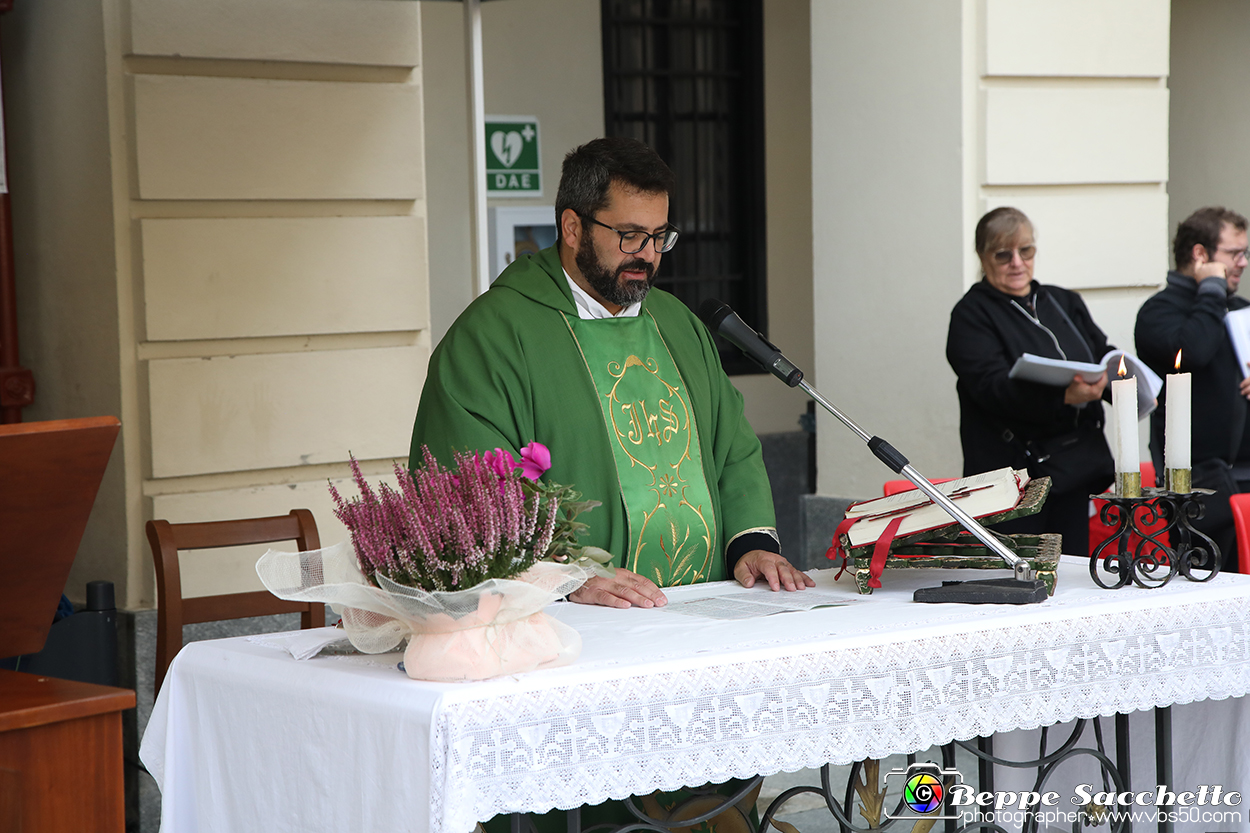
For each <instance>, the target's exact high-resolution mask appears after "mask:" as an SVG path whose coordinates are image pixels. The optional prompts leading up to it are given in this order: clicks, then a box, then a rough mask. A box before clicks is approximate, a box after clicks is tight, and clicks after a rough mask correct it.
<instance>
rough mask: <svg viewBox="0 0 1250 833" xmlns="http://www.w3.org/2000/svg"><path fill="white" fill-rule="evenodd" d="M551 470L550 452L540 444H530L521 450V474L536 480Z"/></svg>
mask: <svg viewBox="0 0 1250 833" xmlns="http://www.w3.org/2000/svg"><path fill="white" fill-rule="evenodd" d="M549 468H551V452H550V451H548V450H547V446H545V445H543V444H542V443H540V442H532V443H530V444H529V445H527V446H525V447H524V448H522V449H521V474H523V475H525V476H526V477H528V478H529V479H530V480H537V479H538V478H539V477H541V476H542V473H543V472H545V471H546V470H547V469H549Z"/></svg>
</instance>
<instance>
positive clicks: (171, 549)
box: [147, 509, 326, 693]
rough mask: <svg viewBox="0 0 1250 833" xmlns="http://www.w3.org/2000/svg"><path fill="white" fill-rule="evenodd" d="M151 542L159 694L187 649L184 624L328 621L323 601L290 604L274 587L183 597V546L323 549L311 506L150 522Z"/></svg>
mask: <svg viewBox="0 0 1250 833" xmlns="http://www.w3.org/2000/svg"><path fill="white" fill-rule="evenodd" d="M147 531H148V543H149V544H150V545H151V546H152V560H153V561H154V562H155V564H156V592H157V605H156V686H155V690H156V692H157V693H159V692H160V690H161V683H162V682H163V681H164V680H165V672H166V670H168V668H169V664H170V663H171V662H173V660H174V656H175V655H176V654H177V653H178V652H179V651H180V650H182V626H183V625H193V624H196V623H197V622H219V621H221V620H223V619H242V618H244V617H248V616H269V615H272V614H275V613H299V614H300V627H301V628H320V627H324V626H325V623H326V611H325V606H324V605H323V604H321V603H319V602H315V603H310V602H289V601H286V600H284V599H279V598H278V597H277V596H275V595H273V594H272V593H270V592H269V591H268V590H257V591H253V592H247V593H223V594H220V595H217V596H199V597H193V598H189V599H184V598H183V597H182V575H181V571H180V570H179V566H178V551H179V550H202V549H218V548H221V547H237V546H243V545H247V544H273V543H277V542H279V541H295V542H296V546H298V548H299V550H300V552H305V551H307V550H316V549H321V539H320V537H319V536H318V535H317V522H316V520H314V519H313V515H312V512H309V511H308V510H307V509H292V510H291V513H290V514H289V515H277V516H275V517H270V518H242V519H240V520H234V521H209V522H206V523H189V524H171V523H170V522H169V521H164V520H153V521H148V525H147Z"/></svg>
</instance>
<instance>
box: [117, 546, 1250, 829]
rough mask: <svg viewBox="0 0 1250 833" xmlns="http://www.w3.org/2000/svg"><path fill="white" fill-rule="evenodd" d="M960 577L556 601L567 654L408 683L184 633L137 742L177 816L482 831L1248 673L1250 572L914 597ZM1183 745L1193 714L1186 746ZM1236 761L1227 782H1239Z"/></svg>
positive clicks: (1163, 694)
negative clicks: (774, 601)
mask: <svg viewBox="0 0 1250 833" xmlns="http://www.w3.org/2000/svg"><path fill="white" fill-rule="evenodd" d="M815 575H816V578H817V582H818V585H819V586H821V587H837V586H838V585H835V584H834V582H833V575H832V571H825V572H822V573H817V574H815ZM951 577H953V576H952V574H951V573H943V572H941V571H927V570H917V571H904V572H900V573H897V574H887V576H886V579H885V584H886V589H884V590H878V591H877V592H876V593H875V594H874V595H873V596H870V597H863V598H862V599H861V600H860V601H858V602H857V603H855V604H852V605H849V606H846V607H836V608H825V609H819V610H814V611H810V612H802V613H785V614H779V615H775V616H771V617H767V618H761V619H752V620H745V621H737V622H725V621H713V620H705V619H696V618H692V617H687V616H681V615H677V614H674V613H671V612H667V611H664V610H649V611H648V610H638V609H631V610H624V611H618V610H610V609H605V608H591V607H584V606H580V605H571V604H557V605H555V606H553V608H552V611H553V612H555V614H556V615H558V616H559V617H560V618H561V619H563V620H564V621H566V622H568V623H570V624H572V625H573V626H574V627H576V628H577V630H578V631H579V632H580V633H581V635H582V637H583V640H584V647H583V651H582V655H581V658H580V659H579V660H578V661H577V662H576V663H575V664H574V665H571V666H568V667H566V668H560V669H552V670H548V671H539V672H533V673H530V674H526V675H521V676H517V677H510V678H505V679H500V680H492V681H487V682H483V683H472V684H438V683H421V682H415V681H412V680H409V679H408V678H407V677H405V676H404V675H403V674H402V673H400V672H398V671H397V670H395V668H394V663H395V662H396V661H397V660H398V658H399V657H398V655H386V656H383V657H319V658H316V659H313V660H308V661H304V662H298V661H296V660H294V659H292V657H291V656H290V655H289V654H287V653H283V652H280V651H278V650H275V649H273V648H270V647H265V646H263V645H258V644H255V643H252V642H248V641H247V640H246V639H228V640H219V641H213V642H198V643H192V644H190V645H188V646H187V647H185V648H184V649H183V650H182V652H181V653H180V654H179V655H178V657H177V659H176V660H175V661H174V664H173V666H172V667H171V669H170V673H169V675H168V676H167V677H166V679H165V684H164V687H163V688H162V690H161V694H160V697H159V699H158V701H157V704H156V707H155V710H154V711H153V714H152V718H151V722H150V723H149V725H148V730H147V733H146V734H145V736H144V739H143V745H142V749H141V753H140V754H141V758H142V760H143V761H144V763H145V764H146V765H147V767H148V769H149V770H150V771H151V772H152V774H153V776H154V777H155V778H156V780H157V783H158V784H159V785H160V787H161V791H162V801H163V806H162V830H163V831H166V833H169V832H170V831H178V833H184V832H185V831H214V833H218V832H221V831H233V830H240V831H241V830H260V829H265V830H300V831H305V830H312V831H316V830H325V831H332V830H333V831H337V830H343V829H357V830H394V831H400V830H411V831H418V832H419V833H468V831H470V830H471V829H472V827H473V824H474V823H475V822H477V821H479V820H484V819H487V818H490V817H491V816H493V815H495V814H497V813H502V812H512V811H522V810H527V811H546V810H549V809H552V808H555V807H559V808H570V807H575V806H578V805H582V804H594V803H598V802H600V801H603V800H605V799H608V798H623V797H625V796H627V795H631V794H640V793H647V792H650V791H652V790H655V789H673V788H676V787H679V786H689V785H697V784H702V783H705V782H708V781H723V780H725V779H728V778H731V777H747V776H751V775H755V774H764V775H770V774H773V773H776V772H780V771H783V770H784V771H794V770H796V769H799V768H802V767H813V766H819V765H821V764H823V763H825V762H834V763H849V762H852V761H857V760H862V759H864V758H870V757H874V758H880V757H884V756H886V755H887V754H890V753H903V752H912V751H919V750H923V749H927V748H928V747H930V746H932V745H935V744H942V743H947V742H949V741H951V740H952V739H969V738H973V737H975V736H977V735H986V734H990V733H994V732H1004V731H1008V730H1012V729H1019V728H1032V727H1037V726H1045V725H1050V724H1054V723H1058V722H1062V721H1065V720H1069V719H1072V718H1076V717H1092V716H1095V715H1111V714H1114V713H1116V712H1132V711H1136V710H1142V709H1149V708H1152V707H1155V706H1166V705H1172V704H1183V703H1190V702H1193V701H1199V700H1207V699H1211V700H1222V699H1225V698H1229V697H1241V696H1242V695H1244V694H1246V692H1247V690H1250V577H1243V576H1219V577H1217V578H1216V579H1215V580H1214V581H1212V582H1209V583H1206V584H1197V583H1192V582H1188V581H1185V580H1184V579H1183V578H1177V579H1175V580H1173V581H1172V582H1171V583H1170V584H1169V585H1168V586H1166V587H1164V588H1162V589H1157V590H1149V591H1148V590H1139V589H1135V588H1125V589H1122V590H1117V591H1108V590H1101V589H1099V588H1097V587H1096V586H1095V585H1094V584H1093V582H1092V581H1091V580H1090V578H1089V575H1088V566H1087V562H1086V561H1084V560H1080V561H1077V560H1074V559H1073V560H1069V559H1065V560H1064V563H1063V564H1062V565H1061V567H1060V573H1059V592H1058V593H1057V594H1056V596H1055V597H1053V598H1052V599H1050V600H1048V601H1046V602H1044V603H1042V604H1039V605H1029V606H1022V607H1009V606H956V605H921V604H915V603H912V602H911V601H910V599H911V593H912V591H913V590H914V589H915V588H916V587H919V586H929V585H932V584H935V583H937V582H938V581H940V580H941V579H942V578H951ZM959 577H960V578H967V577H968V576H967V575H966V574H961V575H959ZM842 586H844V587H845V594H846V596H847V598H857V599H858V598H860V597H856V596H855V595H854V589H853V587H852V586H851V584H850V582H849V581H847V577H844V579H843V582H842ZM739 591H740V588H738V587H737V585H734V584H719V585H704V586H700V587H693V588H682V589H674V590H670V591H669V596H670V598H672V599H674V600H677V599H685V598H696V597H699V596H705V595H709V594H720V593H726V592H739ZM758 592H760V593H767V592H768V591H767V589H760V590H759V591H758ZM1240 702H1243V701H1238V703H1239V704H1240ZM1221 714H1224V715H1226V717H1225V718H1224V719H1228V718H1227V715H1229V714H1243V712H1242V710H1241V708H1240V705H1238V707H1237V708H1236V709H1234V710H1233V711H1232V712H1231V713H1230V712H1229V711H1228V710H1225V711H1223V712H1221ZM1185 743H1186V733H1185V732H1183V731H1180V730H1178V732H1177V738H1176V746H1177V755H1178V756H1179V757H1182V758H1183V757H1184V756H1185V755H1186V754H1187V753H1186V752H1185ZM1241 757H1243V758H1244V757H1245V756H1244V755H1242V756H1241ZM1244 763H1245V762H1244V761H1242V762H1241V763H1240V764H1238V763H1237V762H1236V761H1234V762H1233V766H1234V767H1236V766H1242V771H1241V772H1239V773H1234V774H1231V775H1229V777H1241V778H1245V777H1246V772H1245V771H1244V769H1245V767H1244ZM1137 775H1138V773H1135V778H1134V780H1135V781H1136V780H1137V777H1136V776H1137ZM1140 775H1142V776H1144V781H1143V783H1145V782H1147V781H1148V782H1149V786H1148V787H1142V788H1143V789H1145V788H1153V784H1154V781H1153V780H1152V779H1153V773H1149V772H1147V773H1140Z"/></svg>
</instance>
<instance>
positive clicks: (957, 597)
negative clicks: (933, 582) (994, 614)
mask: <svg viewBox="0 0 1250 833" xmlns="http://www.w3.org/2000/svg"><path fill="white" fill-rule="evenodd" d="M1046 596H1047V594H1046V582H1044V581H1042V580H1041V579H1040V578H1035V579H1032V580H1030V581H1019V580H1017V579H1014V578H987V579H981V580H979V581H944V582H942V586H941V587H921V588H920V589H919V590H917V591H916V592H915V593H913V594H912V599H913V600H915V601H917V602H928V603H931V604H944V603H947V602H954V603H958V604H969V605H1030V604H1037V603H1038V602H1044V601H1046Z"/></svg>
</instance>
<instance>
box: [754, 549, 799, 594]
mask: <svg viewBox="0 0 1250 833" xmlns="http://www.w3.org/2000/svg"><path fill="white" fill-rule="evenodd" d="M734 578H736V579H737V580H738V583H739V584H741V585H742V586H743V587H754V586H755V580H756V579H758V578H762V579H764V580H765V581H767V582H768V586H769V588H770V589H772V590H780V589H781V588H783V587H784V588H785V589H786V590H803V589H805V588H808V587H815V586H816V582H814V581H812V579H811V577H810V576H808V575H807V573H804V572H803V571H802V570H798V569H795V567H794V565H793V564H791V563H790V562H789V561H787V560H786V557H785V556H784V555H780V554H779V553H775V552H767V551H765V550H751V551H750V552H749V553H747V554H746V555H744V556H742V557H741V558H739V559H738V563H737V564H735V565H734Z"/></svg>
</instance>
